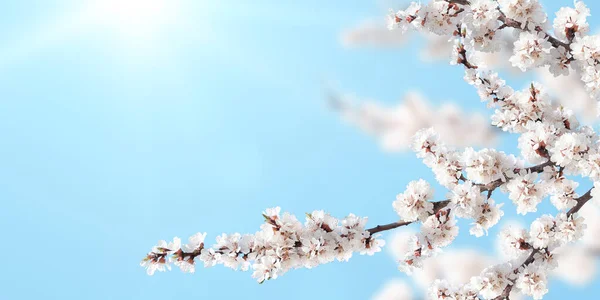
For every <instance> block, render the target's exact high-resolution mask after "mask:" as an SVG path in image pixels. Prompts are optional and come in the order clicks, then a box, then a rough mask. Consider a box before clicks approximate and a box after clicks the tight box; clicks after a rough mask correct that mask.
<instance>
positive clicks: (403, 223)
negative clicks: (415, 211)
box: [367, 200, 450, 235]
mask: <svg viewBox="0 0 600 300" xmlns="http://www.w3.org/2000/svg"><path fill="white" fill-rule="evenodd" d="M449 203H450V200H443V201H438V202H433V213H434V214H435V213H436V212H438V211H439V210H440V209H442V208H444V207H446V206H447V205H448V204H449ZM414 222H415V221H398V222H394V223H389V224H385V225H377V226H375V227H373V228H369V229H367V231H368V232H369V233H371V235H373V234H375V233H378V232H382V231H387V230H392V229H396V228H398V227H402V226H406V225H409V224H412V223H414Z"/></svg>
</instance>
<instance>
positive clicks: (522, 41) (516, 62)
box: [509, 31, 552, 71]
mask: <svg viewBox="0 0 600 300" xmlns="http://www.w3.org/2000/svg"><path fill="white" fill-rule="evenodd" d="M551 49H552V45H551V44H550V43H549V42H548V41H547V40H546V37H545V36H544V34H543V33H531V32H528V31H525V32H521V34H520V35H519V39H518V40H517V41H516V42H515V45H514V53H513V56H512V57H511V58H510V60H509V61H510V62H511V63H512V65H513V66H514V67H517V68H519V69H521V71H527V70H528V69H530V68H535V67H539V66H543V65H545V64H546V63H547V59H548V58H550V50H551Z"/></svg>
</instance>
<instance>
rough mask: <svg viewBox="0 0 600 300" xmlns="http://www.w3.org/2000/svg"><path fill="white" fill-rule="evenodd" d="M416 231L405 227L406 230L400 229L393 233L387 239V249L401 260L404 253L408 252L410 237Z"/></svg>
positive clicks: (395, 257)
mask: <svg viewBox="0 0 600 300" xmlns="http://www.w3.org/2000/svg"><path fill="white" fill-rule="evenodd" d="M415 233H416V232H415V231H414V230H410V229H408V228H405V230H398V231H396V232H394V233H393V234H392V236H391V237H390V238H389V239H388V240H387V241H386V244H387V245H388V246H387V250H388V252H389V253H390V254H391V255H392V257H393V258H394V260H400V259H402V258H404V254H405V253H407V252H408V251H409V250H410V248H411V246H410V239H411V237H412V236H413V235H414V234H415Z"/></svg>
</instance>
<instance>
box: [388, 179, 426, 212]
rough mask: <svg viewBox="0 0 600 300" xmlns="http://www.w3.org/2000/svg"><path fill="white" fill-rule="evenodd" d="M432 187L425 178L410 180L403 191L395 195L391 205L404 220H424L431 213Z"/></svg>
mask: <svg viewBox="0 0 600 300" xmlns="http://www.w3.org/2000/svg"><path fill="white" fill-rule="evenodd" d="M432 198H433V189H432V188H431V187H430V186H429V183H427V182H426V181H425V180H422V179H421V180H418V181H411V182H409V183H408V185H407V186H406V190H405V191H404V193H401V194H398V195H397V196H396V201H394V203H393V206H394V210H396V213H398V215H399V216H400V218H402V220H404V221H415V220H417V219H419V220H425V219H427V217H428V216H429V215H430V214H431V213H433V203H431V202H430V201H429V200H431V199H432Z"/></svg>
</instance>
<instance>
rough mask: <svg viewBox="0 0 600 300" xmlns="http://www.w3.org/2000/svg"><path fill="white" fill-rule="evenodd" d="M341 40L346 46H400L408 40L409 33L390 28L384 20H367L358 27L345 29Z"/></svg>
mask: <svg viewBox="0 0 600 300" xmlns="http://www.w3.org/2000/svg"><path fill="white" fill-rule="evenodd" d="M340 38H341V42H342V44H343V45H344V46H345V47H349V48H360V47H385V48H392V47H400V46H404V45H405V44H406V42H407V41H408V38H409V36H408V34H402V33H401V32H399V31H391V30H388V29H387V27H386V26H385V22H383V18H382V19H381V20H379V21H365V22H362V23H360V24H359V25H357V26H356V27H353V28H350V29H348V30H345V31H344V32H342V34H341V37H340Z"/></svg>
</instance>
